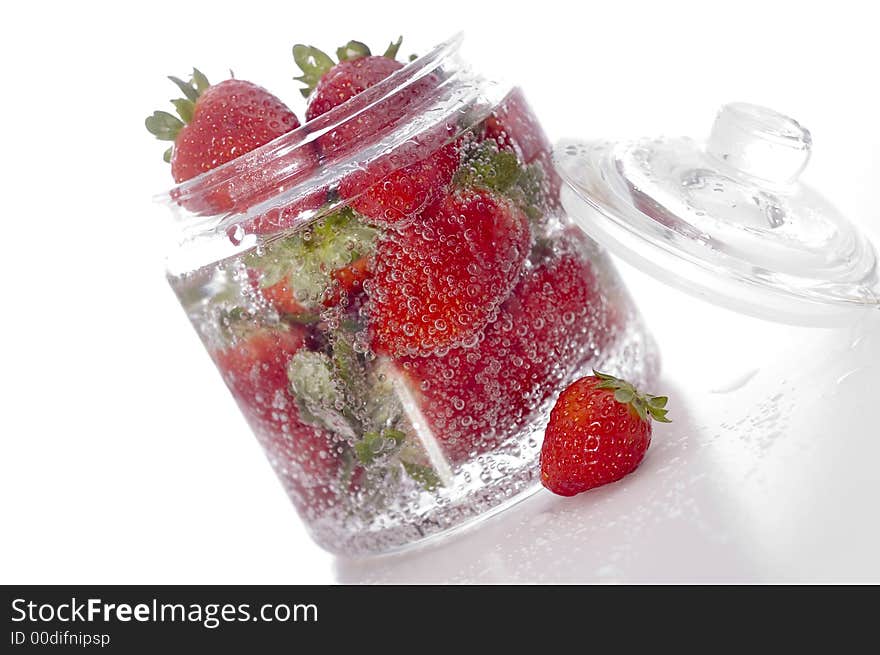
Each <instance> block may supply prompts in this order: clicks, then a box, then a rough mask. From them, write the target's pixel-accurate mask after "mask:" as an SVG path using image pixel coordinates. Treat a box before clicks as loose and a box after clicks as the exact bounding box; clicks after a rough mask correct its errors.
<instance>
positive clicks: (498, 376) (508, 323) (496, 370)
mask: <svg viewBox="0 0 880 655" xmlns="http://www.w3.org/2000/svg"><path fill="white" fill-rule="evenodd" d="M604 329H605V320H604V316H603V313H602V304H601V300H600V297H599V288H598V286H597V280H596V275H595V273H594V271H593V267H592V266H591V264H590V263H589V261H587V260H585V259H583V258H582V257H581V256H579V255H576V254H574V253H570V252H564V253H562V254H552V255H549V256H548V257H547V258H546V259H545V260H544V261H542V262H541V263H539V264H538V265H537V266H536V267H535V268H532V269H530V270H528V271H526V272H525V273H524V274H523V277H522V279H521V280H520V282H519V284H518V285H517V287H516V288H515V289H514V291H513V293H512V294H511V296H510V298H509V299H508V300H507V302H505V303H504V305H503V306H502V308H501V311H500V312H499V314H498V318H497V319H496V320H495V321H494V322H493V323H491V324H489V326H488V327H487V328H486V330H485V332H484V334H483V338H482V339H481V340H480V341H479V342H478V343H477V344H476V345H475V346H473V347H469V348H455V349H452V350H450V351H449V352H448V353H446V354H444V355H442V356H432V357H405V358H402V359H401V360H399V365H400V366H401V367H402V368H403V370H404V371H406V372H407V373H408V375H409V377H410V379H411V380H412V381H413V382H414V385H413V386H414V387H415V388H416V389H419V390H420V394H421V397H422V411H423V412H424V414H425V416H426V417H427V419H428V421H429V423H430V424H431V426H432V428H433V430H434V432H435V433H436V435H437V437H438V439H440V440H441V442H442V443H444V446H445V448H446V451H447V456H448V457H449V458H450V459H451V461H453V462H454V463H455V462H459V461H463V460H464V459H466V458H467V457H468V456H469V453H474V452H476V453H478V454H479V453H482V452H486V451H488V450H491V449H492V448H494V447H496V446H497V445H498V443H499V441H501V440H503V438H505V437H507V436H509V435H510V434H512V433H513V431H514V430H515V429H516V428H517V427H518V426H520V425H522V424H523V423H525V422H527V421H528V420H529V419H530V418H532V417H533V416H534V415H535V414H534V413H535V412H536V411H537V410H538V409H539V408H540V407H542V406H543V405H544V403H545V402H546V401H547V400H548V399H550V398H551V397H552V396H553V395H554V394H555V393H556V391H557V390H558V389H559V388H560V386H561V385H565V384H567V383H568V382H570V381H571V380H572V379H573V376H574V375H576V374H577V373H578V372H579V371H581V370H583V367H584V366H585V365H586V363H587V362H589V361H590V360H591V359H592V358H593V357H594V352H593V348H594V344H595V341H596V340H597V339H599V338H600V335H601V334H602V333H603V330H604Z"/></svg>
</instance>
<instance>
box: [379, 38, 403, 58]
mask: <svg viewBox="0 0 880 655" xmlns="http://www.w3.org/2000/svg"><path fill="white" fill-rule="evenodd" d="M401 43H403V37H402V36H398V37H397V41H392V42H391V43H389V44H388V47H387V48H385V52H383V53H382V56H383V57H388V59H397V53H398V51H399V50H400V44H401Z"/></svg>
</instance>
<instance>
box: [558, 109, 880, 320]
mask: <svg viewBox="0 0 880 655" xmlns="http://www.w3.org/2000/svg"><path fill="white" fill-rule="evenodd" d="M811 145H812V140H811V137H810V133H809V131H808V130H806V129H805V128H804V127H802V126H801V125H800V124H798V123H797V121H795V120H793V119H791V118H788V117H787V116H783V115H782V114H779V113H777V112H775V111H772V110H770V109H766V108H764V107H759V106H757V105H750V104H745V103H733V104H729V105H726V106H724V107H722V109H721V110H720V111H719V113H718V116H717V117H716V119H715V124H714V126H713V128H712V132H711V134H710V136H709V138H708V140H707V141H706V142H705V143H701V142H698V141H695V140H693V139H690V138H674V139H665V138H661V139H641V140H637V141H630V142H609V141H592V142H583V141H568V140H566V141H562V142H560V143H558V144H557V145H556V148H555V149H554V160H555V162H556V166H557V168H558V169H559V172H560V175H561V176H562V178H563V179H564V180H565V182H566V184H565V185H563V190H562V202H563V205H564V206H565V208H566V210H567V211H568V212H569V214H570V215H571V216H572V217H573V218H574V219H575V220H576V221H577V222H578V223H579V225H580V226H581V227H582V228H583V229H584V230H585V231H586V232H587V233H588V234H590V236H592V237H593V238H594V239H595V240H596V241H598V242H599V243H601V244H602V245H604V246H605V247H606V248H607V249H608V250H610V251H611V252H613V253H615V254H616V255H618V256H620V257H622V258H623V259H624V260H626V261H628V262H629V263H630V264H632V265H634V266H636V267H638V268H640V269H642V270H644V271H646V272H648V273H650V274H652V275H654V276H655V277H657V278H659V279H661V280H662V281H664V282H666V283H668V284H671V285H673V286H676V287H678V288H680V289H683V290H685V291H687V292H689V293H693V294H695V295H697V296H699V297H701V298H703V299H705V300H709V301H711V302H715V303H717V304H720V305H724V306H726V307H729V308H732V309H735V310H737V311H740V312H743V313H747V314H752V315H755V316H759V317H762V318H767V319H771V320H776V321H782V322H788V323H796V324H804V325H834V324H841V323H846V322H849V321H852V320H854V319H855V318H856V317H857V315H858V314H860V313H862V312H864V311H866V310H867V309H870V308H874V309H880V283H878V276H877V262H876V255H875V252H874V249H873V247H872V246H871V244H870V242H869V241H868V240H867V239H866V238H865V237H864V236H863V235H862V234H861V232H860V231H859V230H858V229H857V228H856V227H855V226H854V225H853V224H852V223H850V222H849V221H848V220H847V219H846V218H845V217H843V216H842V215H841V214H840V213H839V212H838V211H837V210H836V209H835V208H834V207H833V206H832V205H831V204H830V203H829V202H828V201H827V200H825V199H824V198H823V197H822V196H821V195H820V194H818V193H817V192H816V191H814V190H812V189H811V188H809V187H807V186H805V185H803V184H801V183H800V182H799V181H798V176H799V175H800V173H801V172H802V171H803V170H804V168H805V167H806V165H807V162H808V161H809V158H810V148H811Z"/></svg>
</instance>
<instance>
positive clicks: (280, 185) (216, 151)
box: [145, 69, 326, 234]
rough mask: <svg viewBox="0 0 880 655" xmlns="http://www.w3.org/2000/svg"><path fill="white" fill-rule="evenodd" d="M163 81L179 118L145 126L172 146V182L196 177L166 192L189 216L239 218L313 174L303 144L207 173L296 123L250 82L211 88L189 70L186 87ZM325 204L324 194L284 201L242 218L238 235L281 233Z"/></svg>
mask: <svg viewBox="0 0 880 655" xmlns="http://www.w3.org/2000/svg"><path fill="white" fill-rule="evenodd" d="M170 79H171V81H173V82H174V83H175V84H176V85H177V86H178V88H179V89H180V90H181V91H182V92H183V94H184V97H183V98H179V99H177V100H172V101H171V102H172V104H173V105H174V106H175V108H176V110H177V113H178V115H179V118H178V117H176V116H173V115H172V114H170V113H168V112H164V111H156V112H153V114H152V115H151V116H149V117H148V118H147V119H146V121H145V123H146V127H147V130H149V131H150V132H151V133H152V134H154V135H155V136H156V138H158V139H160V140H166V141H173V142H174V145H173V146H172V147H171V148H169V149H168V150H167V151H166V152H165V158H166V160H167V161H170V162H171V174H172V176H173V177H174V181H175V182H178V183H180V182H185V181H187V180H190V179H193V178H196V177H198V176H199V175H202V176H203V178H201V183H200V184H197V185H195V186H194V187H193V188H191V189H186V190H175V192H174V193H173V196H174V198H175V200H177V201H178V202H179V203H180V204H182V205H183V206H185V207H186V208H187V209H189V210H190V211H193V212H197V213H210V214H214V213H223V212H230V211H243V210H244V209H247V208H248V207H250V206H253V205H255V204H257V203H258V202H262V201H264V200H266V199H268V198H270V197H272V196H273V195H274V194H276V193H278V192H279V191H280V190H283V189H285V188H290V187H292V186H294V184H295V183H297V182H301V181H303V180H305V179H306V178H307V177H308V176H309V175H310V174H311V173H312V172H313V171H314V169H315V167H316V166H317V155H316V151H315V150H314V145H313V144H311V143H309V144H305V145H303V146H302V147H300V148H294V149H290V150H289V151H287V152H285V153H283V154H282V155H276V156H274V157H273V156H267V157H265V158H263V159H259V158H253V157H251V158H248V159H247V161H245V162H244V163H243V164H242V165H241V166H240V169H238V170H233V171H229V172H227V171H225V170H224V171H222V172H221V171H217V174H212V172H213V171H214V169H217V168H218V167H220V166H222V165H223V164H225V163H227V162H230V161H232V160H236V159H238V158H239V157H241V156H242V155H244V154H245V153H248V152H251V151H253V150H255V149H256V148H259V147H260V146H263V145H265V144H266V143H268V142H270V141H272V140H273V139H275V138H277V137H279V136H281V135H283V134H286V133H288V132H290V131H292V130H294V129H296V128H297V127H299V120H298V119H297V117H296V115H295V114H294V113H293V112H292V111H291V110H290V109H289V108H288V107H287V106H286V105H284V103H282V102H281V101H280V100H279V99H278V98H276V97H275V96H274V95H272V94H271V93H269V92H268V91H266V89H264V88H262V87H260V86H257V85H256V84H253V83H252V82H247V81H244V80H237V79H228V80H225V81H223V82H220V83H219V84H214V85H211V84H210V83H209V82H208V80H207V78H206V77H205V76H204V74H202V73H201V72H200V71H199V70H198V69H193V74H192V78H191V80H190V81H189V82H184V81H183V80H181V79H178V78H176V77H171V78H170ZM325 197H326V192H321V191H312V192H310V193H308V194H306V196H305V197H303V198H296V199H292V200H291V201H290V202H287V203H285V205H284V206H282V207H281V208H276V209H274V210H273V211H272V213H267V214H265V215H261V216H258V217H255V218H252V219H250V220H249V221H248V222H247V223H246V224H245V226H244V227H245V231H246V232H255V233H262V234H264V233H268V232H273V231H276V230H278V229H282V228H284V227H287V226H289V225H290V224H291V223H292V218H291V217H292V216H293V215H295V214H299V213H300V212H302V211H305V210H312V209H316V208H317V207H319V206H320V205H321V204H322V203H323V202H324V199H325Z"/></svg>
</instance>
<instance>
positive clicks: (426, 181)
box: [339, 143, 459, 229]
mask: <svg viewBox="0 0 880 655" xmlns="http://www.w3.org/2000/svg"><path fill="white" fill-rule="evenodd" d="M458 154H459V144H458V143H450V144H447V145H445V146H443V147H442V148H440V149H438V150H436V151H434V152H433V153H432V154H431V155H429V156H428V157H427V158H425V159H422V160H420V161H417V162H415V163H414V164H411V165H409V166H405V167H403V168H398V169H396V170H393V171H392V172H390V173H389V174H388V175H387V176H386V177H384V179H383V178H381V175H382V170H381V169H382V167H381V166H375V165H374V166H370V167H368V168H367V169H364V170H361V171H356V172H354V173H352V174H351V175H349V176H347V177H346V178H345V179H343V180H342V182H341V183H340V185H339V194H340V195H341V196H342V197H343V198H351V200H350V201H349V204H350V205H351V206H352V207H353V208H354V209H355V210H356V211H358V212H360V213H361V214H362V215H363V216H364V217H365V218H366V219H367V220H368V221H369V222H370V223H373V224H375V225H380V226H383V227H389V228H396V229H402V228H404V227H406V225H407V223H409V221H410V220H411V219H413V218H414V217H415V216H416V215H417V214H418V213H419V212H420V211H422V210H423V209H424V208H425V207H427V206H428V205H429V204H430V203H431V202H432V201H434V200H436V199H437V198H439V197H440V196H442V195H443V194H445V193H446V191H447V190H448V189H449V185H450V184H451V182H452V176H453V175H454V174H455V170H456V169H457V168H458ZM362 189H366V191H363V192H362V193H361V195H359V196H358V195H356V194H357V193H359V192H361V190H362Z"/></svg>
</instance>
